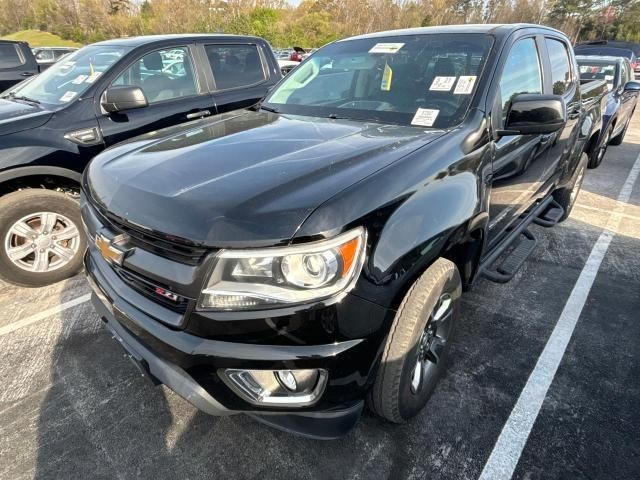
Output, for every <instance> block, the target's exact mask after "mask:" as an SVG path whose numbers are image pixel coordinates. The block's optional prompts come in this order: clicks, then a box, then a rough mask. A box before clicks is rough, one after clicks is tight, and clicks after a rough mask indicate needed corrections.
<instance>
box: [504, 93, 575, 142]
mask: <svg viewBox="0 0 640 480" xmlns="http://www.w3.org/2000/svg"><path fill="white" fill-rule="evenodd" d="M566 112H567V107H566V105H565V103H564V100H563V99H562V97H560V96H558V95H542V94H530V93H523V94H520V95H516V96H515V97H514V98H513V100H511V106H510V107H509V111H508V112H507V119H506V120H505V125H504V130H499V131H498V134H499V135H501V136H506V135H535V134H548V133H554V132H557V131H558V130H560V129H561V128H562V127H564V125H565V123H566V122H567V113H566Z"/></svg>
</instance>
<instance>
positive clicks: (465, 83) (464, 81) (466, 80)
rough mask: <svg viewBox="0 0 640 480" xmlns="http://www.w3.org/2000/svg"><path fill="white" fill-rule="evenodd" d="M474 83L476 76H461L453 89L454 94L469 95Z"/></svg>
mask: <svg viewBox="0 0 640 480" xmlns="http://www.w3.org/2000/svg"><path fill="white" fill-rule="evenodd" d="M475 84H476V76H475V75H470V76H468V77H465V76H462V77H460V78H459V79H458V83H457V84H456V88H455V90H454V91H453V94H454V95H469V94H470V93H471V92H473V86H474V85H475Z"/></svg>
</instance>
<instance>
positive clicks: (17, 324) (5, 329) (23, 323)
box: [0, 293, 91, 337]
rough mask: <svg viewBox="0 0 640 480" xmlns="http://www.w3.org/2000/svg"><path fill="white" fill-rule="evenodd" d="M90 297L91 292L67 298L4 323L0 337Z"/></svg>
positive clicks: (0, 329)
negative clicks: (44, 308)
mask: <svg viewBox="0 0 640 480" xmlns="http://www.w3.org/2000/svg"><path fill="white" fill-rule="evenodd" d="M90 299H91V294H90V293H87V294H86V295H82V296H81V297H78V298H74V299H73V300H69V301H68V302H64V303H61V304H60V305H58V306H56V307H52V308H48V309H47V310H43V311H42V312H39V313H36V314H35V315H31V316H30V317H27V318H23V319H22V320H18V321H17V322H13V323H10V324H9V325H5V326H4V327H0V337H1V336H3V335H6V334H8V333H11V332H15V331H16V330H19V329H21V328H23V327H26V326H28V325H31V324H32V323H36V322H39V321H40V320H44V319H45V318H47V317H51V316H53V315H57V314H58V313H60V312H64V311H65V310H67V309H69V308H72V307H75V306H78V305H81V304H83V303H85V302H88V301H89V300H90Z"/></svg>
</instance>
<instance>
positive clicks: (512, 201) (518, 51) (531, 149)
mask: <svg viewBox="0 0 640 480" xmlns="http://www.w3.org/2000/svg"><path fill="white" fill-rule="evenodd" d="M540 50H541V48H540V42H539V40H536V38H535V37H533V36H531V37H527V38H522V39H519V40H517V41H516V42H515V43H514V44H513V45H512V46H511V48H510V50H509V51H508V53H507V55H508V56H507V58H506V60H505V61H504V66H503V69H502V73H501V76H500V77H499V78H500V79H499V85H498V89H497V95H496V98H495V101H494V103H493V112H492V123H493V124H494V128H495V129H500V128H502V127H503V125H504V121H505V119H506V115H507V112H508V109H509V106H510V103H511V99H512V98H513V97H514V96H515V95H518V94H521V93H543V91H544V89H543V85H544V84H543V77H542V63H541V61H540V58H541V57H540V54H539V51H540ZM551 140H552V138H551V137H550V136H548V135H537V134H536V135H511V136H503V137H501V138H500V139H498V140H497V141H496V142H495V153H494V158H493V177H492V180H491V182H492V184H491V198H490V204H489V232H488V238H489V247H491V246H492V245H494V244H495V243H496V242H497V241H498V240H499V239H500V238H501V236H502V234H503V233H504V232H505V230H506V229H507V227H508V226H509V225H511V224H512V222H514V220H516V219H517V217H518V216H519V215H520V214H521V213H522V212H523V211H524V210H526V208H527V207H528V206H529V205H530V203H531V201H532V197H533V195H534V194H535V192H536V191H537V189H538V188H539V185H540V182H541V181H542V179H543V178H544V176H545V175H546V172H547V171H548V163H549V162H548V157H547V156H546V153H547V152H546V150H547V147H548V145H549V142H550V141H551Z"/></svg>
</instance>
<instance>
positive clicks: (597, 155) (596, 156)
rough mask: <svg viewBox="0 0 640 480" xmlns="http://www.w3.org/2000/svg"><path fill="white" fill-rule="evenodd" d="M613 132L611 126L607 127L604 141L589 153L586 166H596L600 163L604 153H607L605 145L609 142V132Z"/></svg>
mask: <svg viewBox="0 0 640 480" xmlns="http://www.w3.org/2000/svg"><path fill="white" fill-rule="evenodd" d="M612 133H613V128H612V127H609V128H608V129H607V133H606V134H605V137H604V141H603V142H602V144H601V145H600V148H598V149H596V150H594V151H593V152H591V154H590V155H589V165H588V168H598V167H599V166H600V164H601V163H602V159H603V158H604V154H605V153H607V147H608V146H609V143H610V142H611V134H612Z"/></svg>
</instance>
